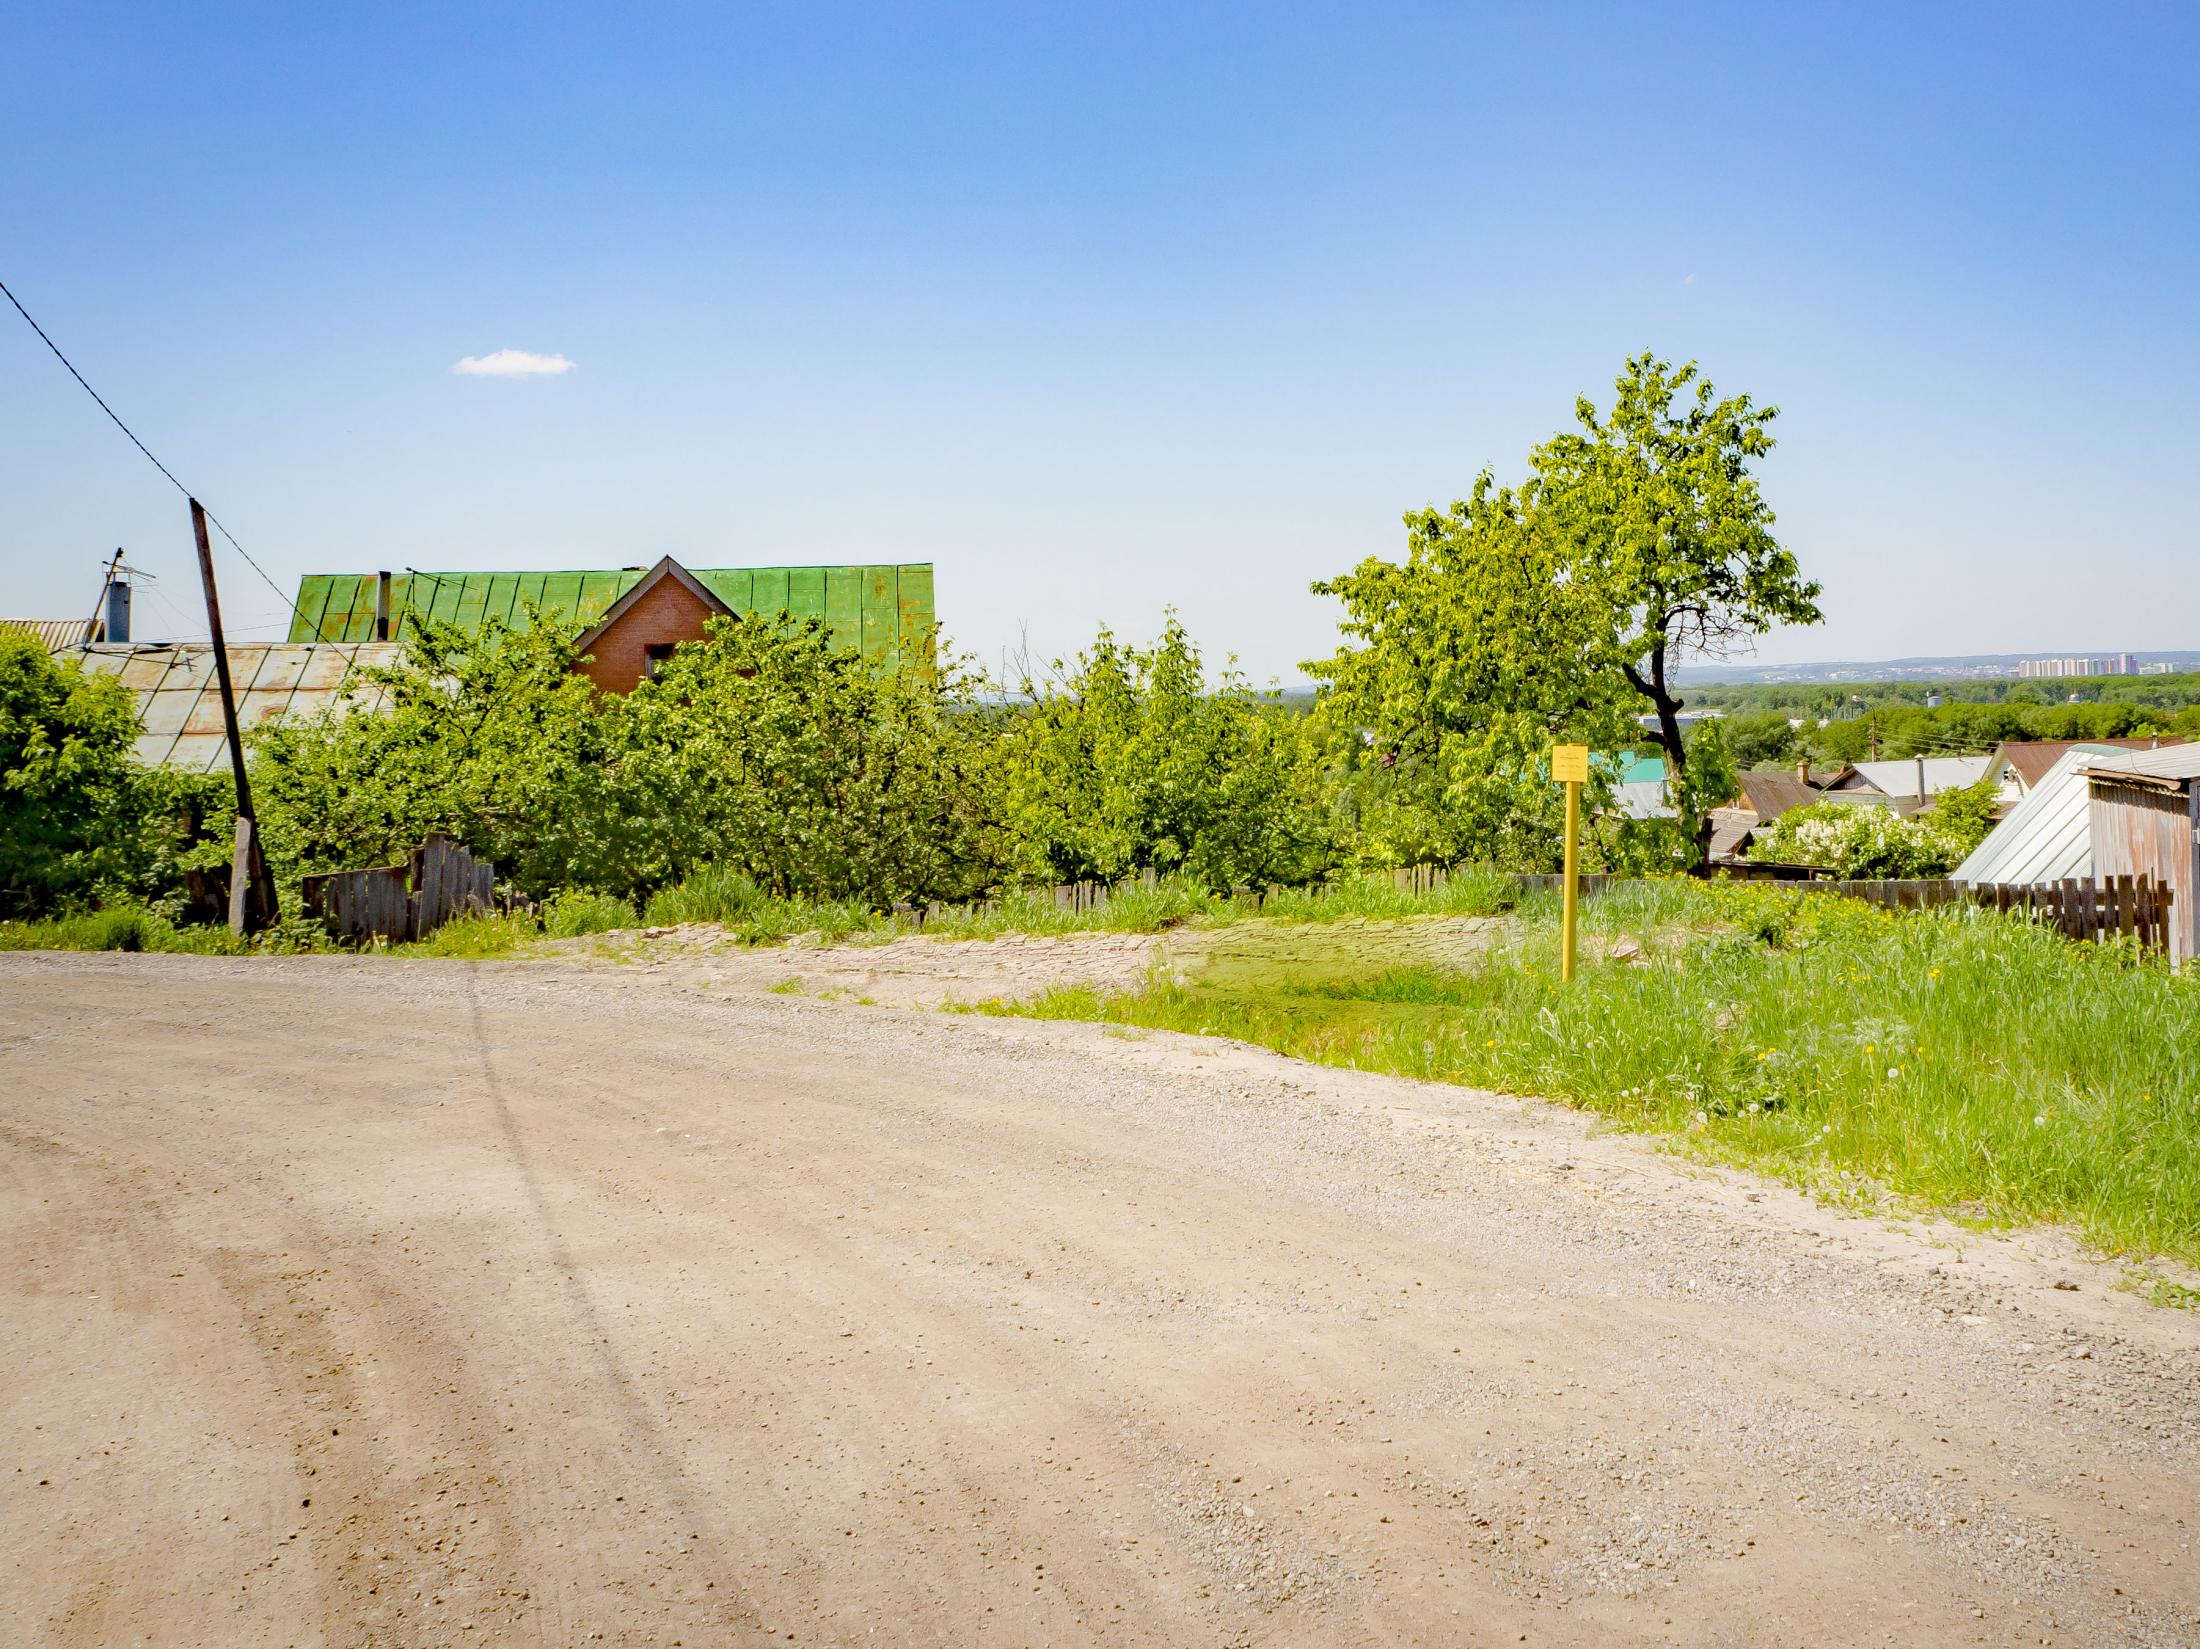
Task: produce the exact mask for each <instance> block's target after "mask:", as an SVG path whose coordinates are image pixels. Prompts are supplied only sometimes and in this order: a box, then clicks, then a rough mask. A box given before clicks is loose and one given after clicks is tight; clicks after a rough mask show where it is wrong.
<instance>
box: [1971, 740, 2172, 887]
mask: <svg viewBox="0 0 2200 1649" xmlns="http://www.w3.org/2000/svg"><path fill="white" fill-rule="evenodd" d="M2089 768H2092V769H2101V770H2117V771H2122V772H2134V773H2155V774H2162V775H2166V776H2170V777H2182V776H2185V775H2190V774H2200V744H2184V745H2174V746H2172V745H2165V746H2164V747H2163V748H2161V749H2159V750H2117V749H2113V748H2111V747H2109V746H2108V745H2106V744H2105V743H2104V744H2076V745H2070V746H2067V747H2066V748H2065V749H2064V751H2063V753H2062V755H2061V756H2059V757H2057V758H2056V760H2055V763H2054V765H2053V766H2052V767H2050V768H2049V769H2048V770H2047V772H2046V773H2045V774H2043V775H2042V776H2041V778H2040V781H2039V782H2038V783H2037V784H2035V785H2034V786H2033V787H2032V788H2031V789H2030V790H2029V791H2027V792H2026V793H2025V797H2024V799H2023V800H2022V801H2020V802H2018V803H2017V805H2016V806H2015V807H2014V808H2012V809H2010V812H2009V817H2008V818H2006V819H2004V820H2002V821H2001V823H2000V824H1998V825H1996V826H1994V828H1993V829H1992V830H1991V831H1990V832H1989V833H1988V834H1987V837H1986V840H1985V841H1983V842H1981V843H1979V845H1978V846H1977V847H1975V848H1973V849H1972V850H1971V856H1970V857H1969V858H1967V859H1965V860H1964V861H1963V863H1961V864H1960V865H1958V866H1956V868H1955V871H1954V877H1955V880H1957V881H1959V882H2008V883H2012V884H2015V885H2018V886H2031V885H2035V884H2037V883H2040V882H2059V881H2061V880H2062V879H2063V878H2064V877H2066V876H2078V877H2090V876H2091V875H2092V874H2093V825H2092V815H2091V801H2092V787H2091V786H2090V785H2089V784H2088V783H2087V781H2086V771H2087V769H2089Z"/></svg>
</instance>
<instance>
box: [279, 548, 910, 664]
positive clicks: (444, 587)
mask: <svg viewBox="0 0 2200 1649" xmlns="http://www.w3.org/2000/svg"><path fill="white" fill-rule="evenodd" d="M682 570H683V571H685V572H689V573H691V574H693V576H694V578H695V580H696V582H697V583H699V584H701V585H702V586H703V587H704V588H705V589H707V590H709V591H710V592H711V594H712V595H714V596H716V597H717V598H718V599H719V600H720V601H723V602H724V603H725V604H726V606H727V607H728V608H729V609H730V610H731V611H733V612H736V613H778V612H781V611H785V612H789V613H792V614H793V615H794V616H795V617H796V618H819V619H823V620H824V621H825V623H826V626H827V627H828V628H829V629H830V630H831V631H832V634H833V639H834V640H835V641H836V642H838V643H840V644H841V645H842V646H846V647H853V648H856V649H857V650H859V651H861V652H862V653H863V654H865V655H866V656H867V657H870V658H873V659H876V660H879V661H880V662H882V663H893V662H896V661H897V660H899V659H900V658H902V657H904V656H912V657H913V656H915V654H916V653H917V652H918V651H920V650H921V648H922V646H923V643H924V639H925V637H926V636H927V635H929V634H930V632H931V629H932V624H933V620H934V617H935V614H934V612H933V606H932V564H931V563H930V562H928V561H917V562H907V563H901V564H897V565H890V566H889V565H884V564H880V565H872V566H852V567H693V568H683V569H682ZM649 571H650V569H649V568H646V567H616V568H607V569H603V570H600V571H582V572H510V573H486V572H482V573H465V572H460V573H431V572H416V573H396V574H393V575H392V576H391V578H390V610H391V613H392V615H393V617H394V616H397V615H398V614H400V613H401V611H402V609H403V608H404V607H406V606H407V605H412V606H415V607H418V608H419V609H420V610H421V611H423V612H425V613H427V614H428V616H429V617H431V618H434V619H437V620H439V621H440V622H442V623H446V624H455V625H457V626H459V627H460V628H461V629H477V628H479V627H480V626H482V625H484V624H486V623H488V622H489V621H490V620H491V619H499V620H502V621H503V622H504V623H506V624H508V625H511V626H512V627H513V628H515V629H524V628H525V627H526V625H527V610H528V607H529V606H530V605H532V606H533V607H534V608H535V610H536V611H538V612H541V613H544V614H546V615H555V616H556V617H557V618H559V619H560V620H561V621H564V622H567V623H578V624H580V625H581V626H583V627H592V626H594V625H596V624H598V623H600V622H602V620H603V617H604V615H605V614H606V613H608V612H609V611H610V610H611V608H612V605H613V604H614V603H615V602H617V601H618V600H619V598H620V597H621V596H623V595H625V594H626V593H627V592H628V591H629V590H630V589H632V588H633V587H634V586H635V585H636V584H638V583H640V582H641V581H642V579H643V578H644V577H646V576H647V575H648V573H649ZM374 601H375V574H373V573H309V574H307V575H306V576H305V577H304V578H302V579H300V580H299V581H298V601H297V611H296V612H295V613H294V614H293V615H292V617H291V621H290V640H292V641H294V642H304V641H357V642H370V641H372V640H373V639H374Z"/></svg>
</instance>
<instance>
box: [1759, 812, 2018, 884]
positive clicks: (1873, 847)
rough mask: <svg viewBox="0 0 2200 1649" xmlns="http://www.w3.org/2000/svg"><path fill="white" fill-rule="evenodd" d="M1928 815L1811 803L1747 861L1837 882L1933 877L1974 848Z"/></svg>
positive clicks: (1784, 817) (1781, 823) (1783, 819)
mask: <svg viewBox="0 0 2200 1649" xmlns="http://www.w3.org/2000/svg"><path fill="white" fill-rule="evenodd" d="M1975 845H1977V844H1976V840H1975V839H1972V840H1971V841H1970V844H1969V845H1968V846H1967V845H1965V836H1964V835H1963V834H1962V833H1961V832H1959V831H1950V830H1945V829H1943V828H1941V826H1940V824H1939V823H1938V822H1937V821H1935V819H1934V818H1933V816H1932V815H1931V814H1929V813H1928V814H1919V815H1915V816H1913V817H1911V818H1907V819H1904V818H1900V817H1898V816H1897V815H1896V814H1895V812H1894V810H1893V809H1892V808H1888V807H1880V806H1876V805H1874V804H1872V803H1869V802H1816V803H1813V804H1812V805H1811V806H1809V807H1798V808H1796V809H1794V810H1793V811H1792V812H1788V813H1783V814H1781V815H1780V817H1779V818H1778V819H1777V820H1776V821H1774V823H1773V826H1772V829H1771V830H1770V831H1769V832H1767V833H1766V834H1764V835H1762V836H1759V837H1758V838H1757V842H1756V845H1755V846H1754V847H1752V848H1751V849H1750V853H1749V856H1750V857H1751V858H1752V859H1756V860H1760V861H1763V862H1765V863H1768V864H1777V865H1814V866H1816V867H1817V868H1819V869H1820V870H1830V871H1832V872H1833V873H1834V874H1835V875H1837V876H1847V877H1887V878H1895V879H1900V878H1903V877H1909V876H1938V875H1940V874H1941V873H1942V872H1944V871H1948V870H1952V869H1954V868H1955V867H1956V866H1957V865H1958V864H1960V863H1962V861H1963V857H1964V855H1965V854H1966V853H1968V852H1969V851H1970V847H1971V846H1975Z"/></svg>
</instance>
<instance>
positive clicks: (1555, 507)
mask: <svg viewBox="0 0 2200 1649" xmlns="http://www.w3.org/2000/svg"><path fill="white" fill-rule="evenodd" d="M1574 415H1575V418H1576V419H1577V421H1578V422H1579V424H1580V428H1579V429H1578V430H1571V431H1567V432H1565V433H1563V434H1560V435H1556V436H1554V437H1552V438H1551V439H1550V440H1549V441H1546V442H1545V443H1544V444H1543V445H1542V446H1540V447H1537V448H1536V449H1535V451H1534V452H1533V453H1531V454H1530V455H1529V459H1528V463H1529V468H1530V470H1531V472H1532V476H1533V479H1532V480H1531V481H1530V483H1529V489H1528V490H1529V492H1530V493H1531V495H1532V497H1533V499H1534V512H1535V515H1536V518H1537V522H1538V526H1539V529H1540V531H1541V532H1542V534H1543V535H1545V536H1546V537H1547V538H1548V539H1549V540H1550V542H1551V546H1552V549H1551V554H1552V559H1553V561H1554V562H1555V563H1556V564H1557V566H1558V568H1559V569H1560V573H1559V576H1560V577H1562V578H1563V579H1565V580H1567V581H1568V582H1569V583H1571V584H1572V585H1573V586H1575V587H1576V588H1577V589H1579V590H1580V591H1582V592H1584V593H1587V594H1591V595H1593V597H1594V599H1592V600H1589V601H1585V602H1582V603H1580V604H1579V606H1578V607H1577V609H1576V613H1577V616H1578V617H1580V618H1581V619H1582V620H1583V621H1584V622H1583V629H1582V631H1581V632H1580V634H1579V637H1578V640H1579V643H1580V645H1581V646H1582V647H1583V649H1584V654H1585V657H1584V660H1583V662H1584V663H1585V664H1586V665H1587V666H1588V667H1589V668H1591V669H1592V670H1595V671H1597V672H1599V673H1603V672H1607V671H1608V672H1613V673H1616V674H1617V675H1618V676H1619V677H1620V678H1621V679H1622V680H1624V681H1625V682H1626V683H1627V685H1628V686H1629V687H1630V688H1632V689H1633V691H1634V694H1635V696H1636V698H1637V699H1638V700H1639V701H1640V703H1639V706H1638V707H1639V708H1642V709H1644V710H1645V711H1646V713H1647V714H1648V716H1649V717H1650V718H1651V723H1652V725H1651V726H1650V728H1649V738H1650V742H1651V743H1653V744H1655V745H1656V746H1657V747H1658V748H1659V749H1660V750H1661V751H1663V752H1664V755H1665V761H1666V769H1667V772H1668V773H1669V774H1670V775H1671V776H1672V781H1673V793H1674V799H1675V802H1676V803H1677V804H1678V805H1679V806H1680V808H1681V810H1682V813H1683V816H1684V817H1693V816H1697V815H1700V814H1701V812H1702V811H1703V809H1704V807H1706V806H1709V805H1715V804H1717V803H1719V802H1722V801H1724V800H1726V798H1725V797H1724V796H1722V795H1716V794H1705V793H1699V792H1700V791H1701V787H1700V786H1698V785H1693V784H1691V782H1690V774H1689V771H1688V768H1689V760H1688V757H1689V751H1688V747H1687V744H1686V743H1685V741H1684V740H1683V739H1682V737H1681V724H1680V712H1681V710H1682V709H1683V708H1684V705H1685V701H1684V700H1683V699H1682V698H1681V696H1680V693H1679V689H1678V683H1677V680H1676V676H1675V669H1676V667H1677V666H1678V665H1679V664H1680V663H1681V662H1682V661H1684V660H1687V659H1690V658H1709V659H1722V658H1729V657H1732V656H1734V655H1735V654H1736V653H1739V652H1743V651H1746V650H1747V648H1748V647H1749V646H1750V644H1751V643H1752V642H1753V641H1754V639H1755V638H1756V637H1758V636H1761V635H1764V634H1766V633H1767V632H1769V631H1770V630H1772V629H1773V628H1774V627H1776V626H1778V625H1782V624H1815V623H1817V622H1818V620H1819V617H1820V615H1819V611H1818V592H1819V587H1818V585H1817V584H1816V583H1814V582H1812V581H1811V580H1808V579H1806V578H1804V577H1803V575H1802V571H1801V569H1800V568H1799V567H1798V566H1797V565H1796V561H1795V557H1794V555H1793V554H1792V553H1790V552H1789V551H1788V550H1787V549H1785V548H1784V547H1783V546H1782V545H1781V544H1780V543H1779V541H1778V540H1777V539H1775V538H1774V537H1773V535H1772V527H1773V520H1774V517H1773V513H1772V509H1771V506H1770V505H1768V504H1767V503H1766V502H1765V498H1764V494H1763V493H1762V492H1761V491H1760V490H1759V488H1758V485H1757V478H1756V476H1755V475H1754V474H1753V473H1752V472H1751V469H1750V465H1751V464H1752V462H1753V461H1755V460H1758V459H1761V458H1763V457H1764V456H1765V455H1766V454H1767V453H1769V452H1770V451H1771V450H1772V446H1773V440H1772V436H1771V434H1770V433H1769V426H1770V425H1771V423H1772V421H1773V419H1775V418H1776V417H1778V416H1779V409H1778V408H1776V407H1759V406H1758V405H1756V403H1755V402H1753V401H1752V400H1751V399H1750V398H1749V397H1748V396H1747V395H1732V396H1727V397H1724V398H1721V397H1720V396H1719V394H1718V392H1717V391H1716V390H1715V389H1714V388H1713V387H1712V385H1711V382H1710V380H1709V379H1706V378H1702V377H1701V376H1700V375H1699V374H1698V372H1697V370H1696V364H1695V363H1694V362H1693V361H1691V362H1689V363H1688V364H1687V365H1685V366H1681V367H1678V368H1676V367H1673V366H1670V365H1668V364H1667V363H1666V362H1664V361H1660V360H1658V359H1656V358H1655V357H1654V356H1651V355H1649V354H1647V353H1646V354H1642V355H1638V356H1636V357H1635V358H1634V359H1632V360H1630V361H1629V362H1628V363H1627V369H1626V370H1625V371H1624V372H1622V373H1621V374H1620V376H1619V383H1618V396H1617V398H1616V400H1615V401H1614V402H1613V406H1612V410H1611V413H1610V415H1609V416H1608V417H1599V415H1598V413H1597V409H1596V407H1595V406H1594V405H1593V404H1592V403H1591V402H1590V401H1589V400H1588V398H1587V397H1583V398H1582V399H1580V400H1579V401H1577V402H1575V404H1574Z"/></svg>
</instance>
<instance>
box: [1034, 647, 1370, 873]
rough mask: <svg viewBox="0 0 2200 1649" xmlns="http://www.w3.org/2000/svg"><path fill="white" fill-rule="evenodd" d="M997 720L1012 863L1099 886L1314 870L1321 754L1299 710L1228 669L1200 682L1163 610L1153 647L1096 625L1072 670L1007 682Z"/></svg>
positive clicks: (1324, 843) (1193, 653)
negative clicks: (1139, 876) (1148, 874)
mask: <svg viewBox="0 0 2200 1649" xmlns="http://www.w3.org/2000/svg"><path fill="white" fill-rule="evenodd" d="M1019 685H1020V688H1021V696H1022V697H1024V698H1025V699H1027V700H1028V701H1029V702H1028V705H1027V707H1026V708H1024V709H1023V710H1021V711H1020V712H1019V713H1017V714H1015V715H1014V716H1012V717H1010V718H1009V719H1008V720H1007V721H1006V722H1005V723H1004V724H1003V728H1002V731H1003V735H1004V744H1003V749H1002V754H1001V759H1002V763H1003V774H1004V783H1005V786H1006V806H1007V809H1008V821H1009V826H1010V830H1011V833H1012V836H1013V840H1014V844H1015V847H1014V852H1015V861H1014V862H1015V868H1016V869H1017V870H1019V871H1020V872H1021V873H1022V874H1024V875H1027V876H1034V877H1043V878H1056V879H1060V880H1065V881H1076V880H1084V879H1095V880H1101V881H1110V880H1114V879H1116V878H1119V877H1122V876H1125V875H1128V874H1131V873H1132V872H1135V871H1140V870H1146V869H1152V870H1157V871H1165V872H1183V873H1185V874H1187V875H1190V876H1193V877H1195V878H1197V879H1199V880H1201V881H1204V882H1205V883H1207V884H1208V885H1209V886H1211V887H1216V888H1225V887H1232V886H1237V885H1240V884H1245V883H1258V884H1263V885H1266V884H1274V883H1279V882H1292V881H1300V880H1304V879H1306V878H1307V877H1310V876H1312V875H1314V874H1316V873H1318V872H1319V871H1320V870H1321V869H1323V868H1326V866H1327V863H1328V829H1327V820H1326V818H1325V807H1324V796H1323V784H1322V778H1323V773H1322V763H1321V758H1320V753H1319V750H1318V748H1317V744H1316V741H1315V737H1314V733H1313V730H1312V729H1311V728H1310V727H1309V726H1308V724H1307V718H1306V717H1305V716H1303V715H1300V714H1297V713H1295V712H1293V711H1291V710H1289V709H1286V708H1285V707H1283V706H1282V705H1281V704H1278V703H1276V702H1275V701H1274V700H1272V699H1271V698H1268V697H1266V696H1264V695H1262V694H1260V693H1257V692H1255V691H1254V690H1253V688H1252V687H1251V685H1250V684H1249V683H1247V682H1246V681H1245V680H1244V679H1243V678H1242V677H1240V676H1239V675H1238V674H1237V672H1236V671H1235V670H1234V669H1226V670H1225V671H1224V672H1223V675H1222V679H1221V680H1220V681H1219V682H1218V683H1216V684H1215V685H1214V686H1213V687H1212V688H1210V686H1209V684H1208V682H1207V679H1206V673H1205V670H1204V668H1203V666H1202V664H1201V660H1200V654H1199V649H1198V648H1197V647H1196V646H1195V645H1194V644H1193V642H1192V640H1191V637H1190V636H1189V635H1188V634H1187V633H1186V632H1185V629H1184V626H1183V625H1182V623H1180V622H1179V621H1178V620H1177V618H1176V617H1175V615H1173V614H1172V615H1170V617H1169V619H1168V621H1167V623H1166V624H1165V626H1164V627H1163V630H1162V634H1161V639H1160V640H1159V641H1158V642H1157V643H1156V644H1155V645H1154V646H1152V647H1151V648H1141V647H1135V646H1130V645H1126V644H1125V643H1123V642H1120V641H1118V640H1117V639H1116V638H1115V636H1114V635H1113V634H1112V633H1111V632H1109V631H1108V630H1106V629H1103V630H1101V632H1100V634H1099V637H1098V638H1097V639H1096V640H1095V641H1094V643H1093V645H1092V648H1091V649H1090V650H1089V651H1087V652H1082V653H1079V654H1078V655H1077V658H1076V661H1075V663H1074V664H1071V665H1064V664H1062V663H1059V662H1057V663H1056V664H1055V665H1054V666H1053V667H1052V670H1051V671H1050V672H1049V673H1048V674H1047V676H1046V677H1045V678H1043V679H1035V680H1033V679H1027V680H1025V681H1023V682H1022V683H1020V684H1019Z"/></svg>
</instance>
